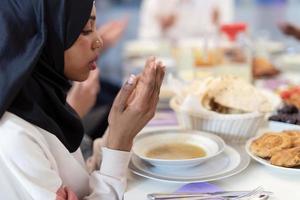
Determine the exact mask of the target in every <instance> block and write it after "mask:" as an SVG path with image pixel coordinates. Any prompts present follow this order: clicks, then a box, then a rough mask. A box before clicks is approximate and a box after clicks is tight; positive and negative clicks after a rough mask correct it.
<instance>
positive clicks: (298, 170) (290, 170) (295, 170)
mask: <svg viewBox="0 0 300 200" xmlns="http://www.w3.org/2000/svg"><path fill="white" fill-rule="evenodd" d="M256 138H258V137H255V138H251V139H249V140H248V141H247V143H246V147H245V148H246V152H247V153H248V155H249V156H250V157H251V158H253V159H254V160H255V161H257V162H259V163H261V164H263V165H265V166H267V167H270V168H271V169H274V170H277V171H280V172H282V173H289V174H298V175H299V174H300V168H299V167H298V168H286V167H280V166H276V165H272V164H271V163H270V161H269V160H267V159H263V158H260V157H258V156H256V155H254V154H253V153H252V152H251V150H250V145H251V143H252V141H253V140H255V139H256Z"/></svg>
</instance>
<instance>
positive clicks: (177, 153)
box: [132, 130, 225, 167]
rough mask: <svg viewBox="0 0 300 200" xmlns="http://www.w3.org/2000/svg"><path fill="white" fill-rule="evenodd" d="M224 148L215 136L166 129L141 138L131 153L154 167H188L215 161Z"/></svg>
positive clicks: (222, 143) (135, 142) (136, 141)
mask: <svg viewBox="0 0 300 200" xmlns="http://www.w3.org/2000/svg"><path fill="white" fill-rule="evenodd" d="M224 148H225V142H224V141H223V140H222V139H221V138H220V137H218V136H216V135H214V134H212V133H207V132H202V131H186V130H164V131H155V132H148V133H143V134H140V135H138V136H137V137H136V138H135V140H134V145H133V148H132V150H133V153H134V154H135V155H136V156H138V157H139V158H140V159H142V160H143V161H146V162H148V163H150V164H152V165H155V166H170V167H172V166H173V167H188V166H195V165H198V164H201V163H203V162H205V161H208V160H210V159H213V158H214V157H216V156H217V155H219V154H220V153H222V152H223V150H224Z"/></svg>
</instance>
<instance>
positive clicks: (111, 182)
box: [84, 147, 130, 200]
mask: <svg viewBox="0 0 300 200" xmlns="http://www.w3.org/2000/svg"><path fill="white" fill-rule="evenodd" d="M129 160H130V153H129V152H123V151H116V150H111V149H108V148H105V147H104V148H102V163H101V168H100V171H99V170H98V171H94V172H93V173H92V174H91V177H90V189H91V194H90V195H89V196H88V197H86V198H84V199H85V200H98V199H101V200H112V199H114V200H121V199H123V195H124V192H125V189H126V183H127V180H126V175H127V169H128V163H129Z"/></svg>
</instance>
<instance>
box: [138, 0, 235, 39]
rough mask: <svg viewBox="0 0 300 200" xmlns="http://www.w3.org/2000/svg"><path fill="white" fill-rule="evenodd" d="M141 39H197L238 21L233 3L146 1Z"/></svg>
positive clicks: (202, 0) (170, 0)
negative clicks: (221, 25) (235, 19)
mask: <svg viewBox="0 0 300 200" xmlns="http://www.w3.org/2000/svg"><path fill="white" fill-rule="evenodd" d="M140 18H141V21H140V28H139V37H140V38H148V39H151V38H152V39H153V38H163V37H165V38H173V39H177V38H182V37H195V36H199V35H201V34H203V33H210V32H215V31H217V30H218V27H219V25H220V24H223V23H230V22H232V21H233V19H234V1H233V0H222V1H218V0H167V1H160V0H144V1H143V3H142V6H141V11H140Z"/></svg>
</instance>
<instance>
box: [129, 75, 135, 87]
mask: <svg viewBox="0 0 300 200" xmlns="http://www.w3.org/2000/svg"><path fill="white" fill-rule="evenodd" d="M135 78H136V76H135V75H133V74H131V75H130V76H129V79H128V81H127V83H128V84H130V85H132V84H133V83H134V82H135Z"/></svg>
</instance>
